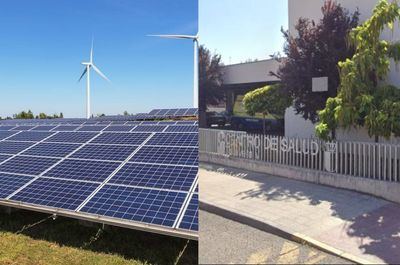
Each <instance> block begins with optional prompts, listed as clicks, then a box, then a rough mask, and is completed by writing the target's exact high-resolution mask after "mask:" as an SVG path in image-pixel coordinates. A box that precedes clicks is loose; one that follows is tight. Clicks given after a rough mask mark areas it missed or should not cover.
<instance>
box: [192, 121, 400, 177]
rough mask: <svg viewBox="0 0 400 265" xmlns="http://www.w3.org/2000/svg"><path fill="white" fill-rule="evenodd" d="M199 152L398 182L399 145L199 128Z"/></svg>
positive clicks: (399, 167) (399, 169)
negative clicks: (330, 140) (332, 140)
mask: <svg viewBox="0 0 400 265" xmlns="http://www.w3.org/2000/svg"><path fill="white" fill-rule="evenodd" d="M199 137H200V138H199V140H200V152H203V153H213V154H220V155H226V156H232V157H237V158H245V159H254V160H261V161H265V162H269V163H276V164H282V165H288V166H293V167H301V168H307V169H312V170H323V171H329V172H335V173H338V174H343V175H351V176H357V177H365V178H372V179H379V180H385V181H396V182H400V160H399V159H400V145H393V144H379V143H364V142H324V141H321V140H319V139H301V138H288V137H280V136H270V135H259V134H249V133H246V132H237V131H225V130H213V129H200V130H199Z"/></svg>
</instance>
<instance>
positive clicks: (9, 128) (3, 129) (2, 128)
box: [0, 126, 15, 131]
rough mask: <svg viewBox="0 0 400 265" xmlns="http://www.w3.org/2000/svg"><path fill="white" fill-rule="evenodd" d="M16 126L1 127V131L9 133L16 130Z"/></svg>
mask: <svg viewBox="0 0 400 265" xmlns="http://www.w3.org/2000/svg"><path fill="white" fill-rule="evenodd" d="M14 127H15V126H0V131H8V130H11V129H12V128H14Z"/></svg>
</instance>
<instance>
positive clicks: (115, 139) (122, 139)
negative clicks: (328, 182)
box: [92, 132, 150, 145]
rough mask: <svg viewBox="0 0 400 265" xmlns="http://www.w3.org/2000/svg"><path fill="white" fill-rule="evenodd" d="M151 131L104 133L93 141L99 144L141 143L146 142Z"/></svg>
mask: <svg viewBox="0 0 400 265" xmlns="http://www.w3.org/2000/svg"><path fill="white" fill-rule="evenodd" d="M149 136H150V133H109V132H106V133H103V134H101V135H100V136H99V137H97V138H96V139H94V140H93V141H92V143H97V144H126V145H140V144H141V143H143V142H144V140H146V139H147V138H148V137H149Z"/></svg>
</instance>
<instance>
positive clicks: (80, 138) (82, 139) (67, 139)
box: [46, 132, 97, 143]
mask: <svg viewBox="0 0 400 265" xmlns="http://www.w3.org/2000/svg"><path fill="white" fill-rule="evenodd" d="M96 135H97V133H93V132H59V133H57V134H56V135H54V136H52V137H50V138H49V139H47V140H46V142H61V143H86V142H87V141H89V140H90V139H92V138H93V137H95V136H96Z"/></svg>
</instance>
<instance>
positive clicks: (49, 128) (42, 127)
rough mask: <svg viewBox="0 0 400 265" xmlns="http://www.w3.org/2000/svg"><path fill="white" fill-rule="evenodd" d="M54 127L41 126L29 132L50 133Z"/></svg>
mask: <svg viewBox="0 0 400 265" xmlns="http://www.w3.org/2000/svg"><path fill="white" fill-rule="evenodd" d="M55 127H56V125H41V126H37V127H35V128H32V130H31V131H50V130H51V129H53V128H55Z"/></svg>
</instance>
